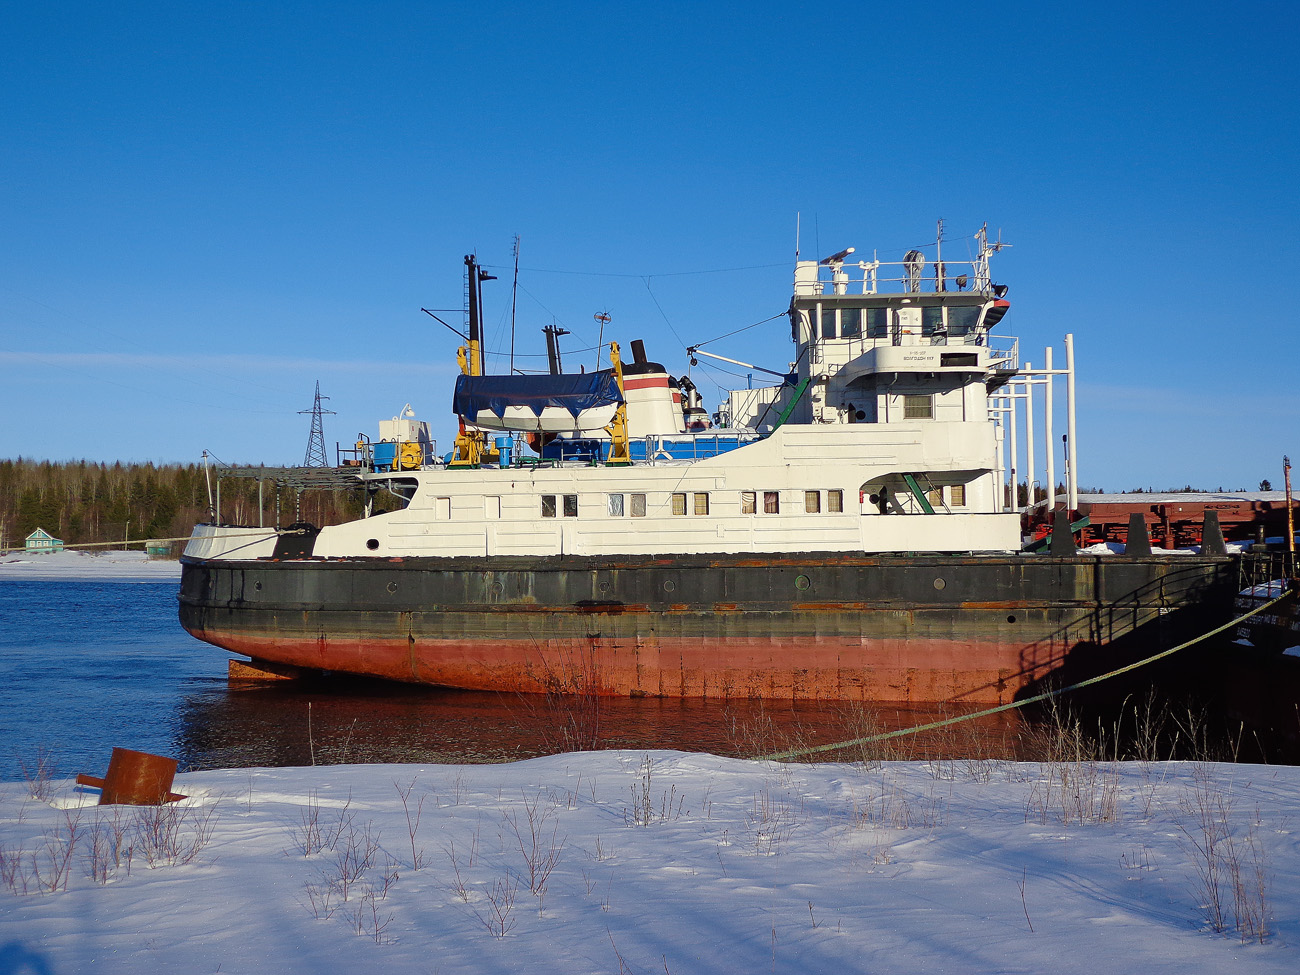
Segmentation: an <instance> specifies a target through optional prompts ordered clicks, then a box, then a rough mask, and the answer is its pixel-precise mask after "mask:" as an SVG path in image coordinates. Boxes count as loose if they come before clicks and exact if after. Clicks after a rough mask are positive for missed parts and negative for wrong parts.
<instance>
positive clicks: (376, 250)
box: [0, 2, 1300, 490]
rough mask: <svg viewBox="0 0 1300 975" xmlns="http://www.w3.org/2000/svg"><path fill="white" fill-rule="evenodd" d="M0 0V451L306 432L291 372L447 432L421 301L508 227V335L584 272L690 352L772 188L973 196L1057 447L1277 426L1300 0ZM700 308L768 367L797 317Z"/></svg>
mask: <svg viewBox="0 0 1300 975" xmlns="http://www.w3.org/2000/svg"><path fill="white" fill-rule="evenodd" d="M0 18H2V20H0V33H2V34H3V36H4V37H5V38H6V43H5V57H4V58H3V59H0V139H2V140H3V146H4V152H3V153H0V380H2V381H0V416H2V417H3V422H2V423H0V457H15V456H19V455H21V456H24V457H32V458H46V459H52V460H64V459H73V458H86V459H91V460H108V461H111V460H119V459H120V460H140V461H143V460H153V461H156V462H171V461H191V460H197V459H198V457H199V455H200V453H201V451H202V450H204V449H208V450H210V451H212V452H213V453H214V454H215V455H217V456H218V457H220V458H222V459H224V460H227V461H231V462H247V463H258V462H265V463H296V462H300V461H301V460H302V456H303V454H304V452H305V449H306V443H307V433H308V429H309V422H308V418H307V417H305V416H301V415H299V413H298V411H299V410H303V409H306V408H308V407H310V405H311V399H312V393H313V389H314V384H315V382H316V380H317V379H319V380H320V382H321V388H322V392H323V393H324V394H325V395H328V396H329V397H330V401H329V403H328V404H327V405H328V406H329V407H330V408H332V409H334V410H335V411H337V415H335V416H330V417H327V418H326V429H325V432H326V437H327V440H328V441H329V444H330V446H331V451H332V447H333V443H334V442H335V441H342V442H343V443H344V444H348V443H350V442H351V441H352V440H354V439H355V437H356V435H357V433H358V432H366V433H368V434H371V435H373V434H374V433H375V432H376V431H375V424H376V422H377V421H378V420H380V419H384V418H388V417H390V416H393V415H395V414H396V413H397V412H398V410H399V409H400V408H401V407H402V406H403V404H405V403H407V402H410V403H411V404H412V406H413V407H414V408H415V410H416V411H417V413H418V414H419V415H420V416H421V417H422V418H425V419H428V420H430V421H431V422H432V423H433V426H434V429H435V432H436V435H437V436H438V438H439V442H440V445H442V444H444V443H445V444H446V445H447V446H449V438H448V435H449V433H450V432H451V430H452V418H451V415H450V401H451V384H452V382H453V379H454V373H455V346H456V344H457V340H456V339H455V338H454V337H453V336H452V335H451V334H450V333H449V332H447V331H446V330H445V329H443V328H442V327H441V326H440V325H438V324H437V323H436V322H434V321H433V320H432V319H430V318H428V317H427V316H425V315H423V314H422V313H421V312H420V308H421V307H422V306H423V307H428V308H437V309H444V308H451V309H459V308H460V307H461V302H462V290H463V284H462V278H463V271H464V267H463V264H462V257H463V255H464V254H466V253H469V252H471V251H476V252H477V253H478V255H479V257H480V259H481V260H482V261H483V262H484V263H486V264H489V265H501V266H502V267H504V266H505V265H508V264H509V263H510V260H511V245H512V242H513V238H514V235H515V234H518V235H520V237H521V238H522V251H521V255H522V256H521V266H522V268H523V269H524V270H523V271H522V272H521V277H520V292H519V310H518V316H517V320H518V336H519V338H518V343H519V348H520V349H521V350H524V351H528V352H531V353H540V352H542V351H543V348H544V346H543V344H542V336H541V333H540V329H541V327H542V326H543V325H546V324H549V323H551V322H553V321H554V322H557V323H559V324H560V325H562V326H564V327H566V328H569V329H570V330H571V331H572V332H573V333H574V335H573V336H572V337H570V338H567V339H566V342H568V343H569V347H570V348H573V349H577V348H581V347H585V346H590V345H593V344H594V341H595V338H596V328H597V326H596V325H595V323H594V322H593V320H592V316H593V314H594V313H596V312H600V311H605V310H608V311H609V312H610V314H611V315H612V316H613V319H614V321H613V325H612V327H611V331H612V332H613V335H614V337H615V338H618V339H621V340H622V341H623V342H624V343H626V341H627V340H629V339H631V338H635V337H643V338H644V339H645V340H646V344H647V346H648V348H649V350H650V352H651V356H652V358H655V359H657V360H660V361H663V362H665V364H667V365H668V366H669V368H670V369H672V370H673V371H674V372H677V373H679V374H680V373H681V372H684V371H685V369H686V362H685V355H684V353H683V343H686V344H693V343H695V342H698V341H703V340H705V339H710V338H713V337H714V336H717V335H720V334H722V333H724V332H728V331H731V330H733V329H735V328H739V327H741V326H743V325H748V324H750V323H752V322H756V321H759V320H761V319H765V318H768V317H769V316H771V315H774V314H777V313H779V312H781V311H782V310H783V309H784V308H785V307H786V305H787V303H788V301H789V292H790V281H791V270H792V262H793V256H794V254H793V252H794V242H795V220H796V214H801V215H802V217H801V220H802V245H803V251H804V254H805V256H809V255H810V254H812V253H816V254H823V253H830V252H832V251H835V250H839V249H841V248H843V247H846V246H850V245H852V246H855V247H857V248H858V249H859V251H860V252H862V253H868V254H869V253H870V252H871V251H872V250H877V251H878V252H879V253H880V256H881V258H882V259H886V260H898V259H900V258H901V255H902V253H903V252H904V251H905V250H907V249H908V248H910V247H913V246H916V245H918V244H924V243H926V242H929V241H931V240H932V239H933V236H934V227H935V221H936V219H937V218H940V217H942V218H944V220H945V221H946V228H947V233H948V235H949V236H950V237H952V238H958V237H963V236H966V235H969V234H970V233H972V232H973V231H974V230H976V229H977V228H978V227H979V226H980V224H981V223H983V222H984V221H988V223H989V226H990V228H991V229H992V230H993V231H994V233H996V232H997V231H998V230H999V229H1000V230H1001V232H1002V235H1003V237H1004V239H1006V240H1008V241H1010V242H1011V243H1012V244H1013V245H1014V246H1013V247H1012V248H1011V249H1010V250H1007V251H1004V252H1003V253H1002V254H1001V255H999V258H998V259H997V261H996V264H995V268H994V271H995V274H994V276H995V279H997V280H1000V281H1003V282H1005V283H1007V284H1008V285H1009V286H1010V293H1009V295H1008V297H1009V298H1010V299H1011V301H1012V310H1011V313H1010V314H1009V315H1008V316H1007V318H1006V319H1005V321H1004V322H1003V324H1002V326H1000V327H999V331H1003V332H1006V333H1009V334H1014V335H1018V336H1019V337H1020V339H1021V347H1022V355H1023V356H1024V357H1026V358H1029V359H1031V360H1033V361H1034V362H1035V363H1040V362H1041V359H1042V348H1043V347H1044V346H1045V345H1048V344H1052V345H1054V346H1056V348H1057V350H1058V351H1057V355H1058V357H1063V352H1062V351H1061V336H1062V335H1063V334H1064V333H1065V332H1073V333H1074V335H1075V343H1076V350H1077V355H1078V367H1079V399H1080V405H1079V441H1080V453H1081V461H1080V479H1081V482H1082V483H1083V484H1084V485H1097V486H1101V487H1105V488H1108V489H1112V490H1121V489H1127V488H1134V487H1145V486H1148V485H1150V486H1154V487H1157V488H1161V487H1172V486H1181V485H1183V484H1187V483H1190V484H1192V485H1193V486H1199V487H1207V488H1214V487H1218V486H1220V485H1222V486H1224V487H1242V486H1244V487H1249V488H1254V487H1255V486H1256V485H1257V484H1258V482H1259V481H1260V480H1261V479H1262V478H1270V479H1271V480H1273V481H1274V483H1275V484H1276V483H1278V482H1279V481H1280V467H1281V457H1282V455H1283V454H1284V453H1291V454H1293V455H1297V454H1300V433H1297V424H1296V417H1297V416H1300V393H1297V391H1296V373H1297V365H1300V355H1297V351H1298V349H1300V339H1297V336H1296V332H1297V328H1298V327H1300V321H1298V316H1297V312H1296V310H1295V309H1296V303H1295V301H1294V300H1292V299H1291V298H1290V297H1289V294H1290V291H1291V288H1292V278H1293V275H1294V273H1295V269H1296V268H1297V267H1300V245H1298V243H1297V240H1298V224H1300V219H1298V218H1300V206H1297V203H1296V190H1295V177H1296V172H1297V159H1296V155H1297V154H1296V147H1297V141H1298V136H1300V133H1298V132H1297V120H1298V117H1300V112H1298V111H1297V101H1298V99H1297V94H1296V90H1297V89H1296V86H1295V84H1294V82H1293V80H1292V75H1293V73H1294V69H1295V67H1296V62H1297V58H1296V56H1295V54H1294V50H1293V47H1292V45H1293V41H1294V37H1295V36H1296V28H1297V26H1298V25H1297V19H1298V18H1297V13H1296V8H1295V7H1294V5H1289V4H1281V3H1258V4H1251V5H1243V6H1240V7H1237V8H1231V9H1230V8H1227V7H1224V6H1223V5H1211V4H1203V3H1183V4H1151V5H1146V6H1144V7H1142V8H1141V9H1139V10H1137V11H1136V12H1134V11H1132V10H1129V9H1127V5H1125V6H1119V5H1115V6H1111V5H1093V6H1091V7H1087V8H1083V7H1076V8H1074V9H1069V10H1067V9H1064V8H1056V7H1050V6H1049V5H1029V4H1025V5H1017V4H997V3H993V4H982V5H971V4H968V3H963V4H957V3H942V2H940V3H930V4H925V5H919V4H918V5H912V6H911V7H910V8H909V7H908V5H903V4H897V3H888V4H885V3H867V4H859V5H851V6H844V7H839V8H837V7H834V6H827V5H795V4H768V3H751V4H744V5H733V4H715V5H709V6H704V5H696V4H676V3H660V4H656V5H652V6H631V5H627V6H618V5H608V4H600V5H596V4H592V5H586V4H548V5H539V4H515V3H499V4H494V5H490V6H478V7H475V6H473V5H467V4H442V3H382V2H380V3H369V4H349V3H298V4H291V3H247V4H243V3H238V4H236V3H227V4H208V5H178V4H162V3H157V4H150V3H131V2H124V3H120V4H113V5H106V4H91V3H49V4H41V5H30V4H16V3H10V2H6V3H3V5H0ZM965 246H966V245H965V244H964V243H962V242H960V241H954V242H953V243H952V244H950V245H948V246H947V247H946V252H947V253H948V254H950V255H951V256H954V257H955V256H957V255H958V254H960V253H962V252H963V251H964V250H965ZM734 269H740V270H734ZM703 272H713V273H703ZM501 274H502V280H501V281H499V282H490V283H488V284H487V285H485V300H486V302H487V322H488V326H489V344H490V345H491V346H492V347H494V348H496V349H504V348H508V342H509V338H508V322H509V304H510V287H509V274H508V272H506V271H504V270H503V271H502V272H501ZM443 317H448V316H447V315H444V316H443ZM458 317H459V316H456V317H455V318H448V320H449V321H453V324H455V323H457V321H458ZM607 337H608V336H607ZM711 348H713V349H715V350H717V351H719V352H720V353H722V354H725V355H731V356H734V357H736V358H740V359H746V360H748V361H753V362H757V363H760V364H764V365H771V366H774V367H777V368H779V367H780V366H782V365H783V364H784V363H785V362H786V361H788V359H789V357H790V351H789V348H790V347H789V330H788V326H787V325H786V324H785V323H784V322H783V321H782V320H779V319H778V320H777V321H774V322H772V323H770V324H769V325H767V326H764V327H760V328H755V329H751V330H749V331H747V332H745V333H743V334H742V335H741V336H738V337H736V339H734V340H733V341H731V342H720V343H717V344H716V345H714V346H711ZM584 361H586V362H587V363H588V367H589V368H590V366H591V365H593V364H594V354H592V353H588V354H586V355H585V356H580V355H577V354H573V355H571V356H570V357H568V358H567V359H566V365H576V364H577V363H579V362H584ZM1058 361H1059V359H1058ZM712 376H713V377H715V378H717V379H720V380H723V381H725V377H723V376H722V375H721V374H719V373H712ZM697 378H698V371H697ZM738 385H743V380H741V381H740V382H739V383H738ZM702 387H703V389H704V391H705V393H706V399H707V400H708V401H709V402H710V404H711V405H716V403H715V401H716V398H717V397H716V388H715V387H713V386H712V384H711V383H710V382H709V381H708V377H707V376H706V381H705V382H704V383H703V384H702Z"/></svg>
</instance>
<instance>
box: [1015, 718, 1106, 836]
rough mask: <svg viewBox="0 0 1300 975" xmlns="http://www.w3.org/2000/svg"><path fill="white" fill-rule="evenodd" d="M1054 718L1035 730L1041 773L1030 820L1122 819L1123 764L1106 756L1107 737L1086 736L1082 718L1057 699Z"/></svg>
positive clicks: (1027, 812) (1093, 822)
mask: <svg viewBox="0 0 1300 975" xmlns="http://www.w3.org/2000/svg"><path fill="white" fill-rule="evenodd" d="M1049 718H1050V721H1049V722H1048V723H1047V724H1046V726H1045V727H1043V728H1040V729H1039V730H1038V731H1037V732H1036V734H1035V737H1036V747H1037V750H1038V751H1039V752H1040V754H1041V755H1042V758H1041V760H1040V763H1039V766H1040V772H1041V775H1040V776H1039V778H1038V780H1037V781H1035V782H1034V783H1033V784H1032V785H1031V786H1030V791H1029V796H1028V799H1027V800H1026V804H1025V819H1026V821H1028V820H1030V819H1035V820H1037V821H1038V822H1040V823H1047V822H1048V821H1049V820H1051V819H1057V818H1059V820H1060V821H1061V823H1062V824H1063V825H1065V826H1071V825H1098V824H1104V823H1114V822H1117V821H1118V819H1119V813H1120V809H1119V796H1120V789H1119V783H1120V775H1119V767H1118V765H1117V764H1116V763H1115V762H1114V761H1108V760H1106V758H1105V751H1106V747H1107V746H1106V744H1105V738H1104V736H1102V735H1100V734H1099V735H1098V737H1096V738H1093V737H1090V736H1089V735H1087V734H1085V733H1084V731H1083V727H1082V725H1081V724H1080V722H1079V720H1078V719H1077V718H1075V717H1073V716H1072V715H1070V714H1068V713H1067V712H1065V711H1062V710H1059V709H1058V708H1057V707H1056V706H1055V703H1054V702H1053V704H1052V707H1051V709H1050V711H1049ZM1112 747H1114V746H1112Z"/></svg>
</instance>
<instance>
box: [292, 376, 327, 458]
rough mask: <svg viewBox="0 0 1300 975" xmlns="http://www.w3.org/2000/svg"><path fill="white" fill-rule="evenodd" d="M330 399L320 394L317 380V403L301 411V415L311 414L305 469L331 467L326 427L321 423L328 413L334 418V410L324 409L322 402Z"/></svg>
mask: <svg viewBox="0 0 1300 975" xmlns="http://www.w3.org/2000/svg"><path fill="white" fill-rule="evenodd" d="M323 399H329V397H328V396H322V395H321V394H320V380H319V379H317V380H316V401H315V402H314V403H313V404H312V407H311V409H310V410H299V411H298V412H299V413H300V414H305V413H310V414H311V435H310V436H309V437H308V438H307V456H306V457H305V458H303V462H302V466H303V467H329V466H330V462H329V461H328V460H327V459H326V458H325V427H324V425H323V424H322V423H321V417H322V416H324V415H325V414H326V413H328V414H329V415H330V416H334V415H335V414H334V411H333V410H326V409H322V408H321V405H320V401H321V400H323Z"/></svg>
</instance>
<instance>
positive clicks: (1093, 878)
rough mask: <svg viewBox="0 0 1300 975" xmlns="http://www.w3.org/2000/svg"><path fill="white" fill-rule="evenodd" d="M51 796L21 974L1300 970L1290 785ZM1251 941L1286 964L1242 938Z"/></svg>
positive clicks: (502, 768)
mask: <svg viewBox="0 0 1300 975" xmlns="http://www.w3.org/2000/svg"><path fill="white" fill-rule="evenodd" d="M92 771H95V770H92ZM1067 781H1068V782H1069V783H1070V785H1071V788H1070V789H1063V788H1062V786H1063V785H1064V784H1065V783H1066V782H1067ZM50 786H51V789H50V794H49V796H48V797H47V800H46V801H38V800H36V799H33V798H30V797H29V796H28V795H27V794H26V789H25V786H24V785H23V784H21V783H18V784H13V783H10V784H5V785H2V786H0V849H2V850H3V852H0V880H3V881H4V884H5V886H4V887H0V945H2V946H3V947H0V959H2V960H3V962H4V964H6V965H8V968H7V969H6V970H16V971H26V970H31V971H49V972H73V971H83V970H94V971H97V972H98V971H102V972H124V973H125V972H129V973H133V975H134V973H138V972H142V971H185V972H212V971H221V972H223V973H239V972H262V971H269V970H274V971H276V972H282V973H290V975H292V973H304V975H306V973H312V975H316V973H321V972H360V971H384V972H388V973H406V972H422V973H427V972H447V973H450V972H456V973H474V972H484V973H488V972H491V973H497V972H514V971H528V972H529V973H549V972H555V973H564V975H574V973H584V972H600V973H608V972H639V973H651V972H654V973H660V972H667V973H673V975H682V973H699V972H760V971H761V972H769V971H774V972H792V973H793V972H801V973H802V972H859V971H882V972H928V971H936V972H937V971H947V972H958V971H959V972H965V973H984V972H1011V971H1023V972H1048V971H1050V972H1053V973H1058V972H1088V973H1094V972H1099V971H1106V972H1132V971H1141V972H1143V973H1144V975H1159V973H1170V975H1174V973H1177V975H1187V973H1189V972H1191V973H1194V972H1207V973H1208V972H1214V973H1219V972H1223V971H1233V972H1238V973H1243V972H1245V973H1256V972H1259V973H1263V972H1270V973H1271V972H1278V973H1281V972H1286V973H1288V975H1289V973H1291V972H1294V971H1295V970H1296V965H1297V962H1298V961H1300V957H1298V954H1300V953H1297V951H1296V949H1295V948H1294V947H1293V946H1294V945H1295V944H1296V943H1297V942H1298V941H1300V921H1298V920H1297V918H1300V846H1298V844H1297V839H1296V836H1295V834H1294V833H1293V832H1292V829H1293V827H1294V822H1293V812H1294V810H1295V808H1297V805H1298V804H1300V769H1296V768H1271V767H1261V766H1229V765H1191V764H1158V763H1128V764H1118V765H1104V764H1091V763H1083V764H1076V765H1069V766H1062V765H1055V766H1053V765H1038V764H1023V763H1010V762H991V761H984V762H955V763H954V762H935V763H929V764H925V763H885V764H883V765H879V766H876V767H874V768H863V767H861V766H853V765H816V766H805V765H776V764H773V763H766V762H751V761H741V760H734V759H725V758H719V757H715V756H709V755H695V754H691V755H688V754H682V753H677V752H662V751H661V752H651V753H648V754H642V753H638V752H594V753H584V754H569V755H560V756H554V757H550V758H543V759H535V760H532V761H527V762H520V763H516V764H511V765H490V766H413V765H387V766H368V767H366V766H336V767H331V768H328V769H326V768H301V769H275V770H268V769H241V770H231V771H217V772H195V773H190V774H186V775H182V776H179V777H178V778H177V781H176V785H175V788H176V789H177V791H179V792H182V793H185V794H187V795H189V796H190V797H191V798H189V799H187V800H185V801H184V802H182V803H179V804H176V805H174V806H167V807H163V808H162V809H161V810H159V809H157V808H152V809H144V810H140V809H134V808H129V807H98V806H92V805H87V803H90V802H93V801H94V799H93V795H92V794H85V793H83V792H78V791H76V790H75V789H74V787H73V785H72V784H71V783H70V782H64V781H61V782H55V783H51V784H50ZM74 835H75V848H74V849H72V850H71V851H69V849H68V839H69V838H70V837H72V836H74ZM95 836H98V837H99V839H98V841H96V840H95V839H94V837H95ZM1207 836H1214V837H1217V840H1216V843H1217V846H1215V849H1216V851H1217V852H1216V854H1215V856H1216V857H1217V858H1218V859H1216V860H1215V866H1216V867H1217V868H1218V870H1219V871H1220V872H1219V874H1217V876H1218V880H1219V882H1218V884H1217V885H1216V886H1215V887H1214V890H1213V892H1207V886H1206V883H1205V881H1204V875H1205V866H1206V861H1205V858H1204V857H1203V856H1202V855H1201V854H1198V852H1197V847H1198V845H1201V846H1203V845H1204V843H1205V840H1206V837H1207ZM1228 838H1230V843H1231V850H1232V851H1234V852H1232V853H1231V855H1230V858H1229V851H1228V849H1227V847H1228V845H1229V839H1228ZM97 844H98V845H97ZM61 864H65V865H66V872H65V873H62V874H61V873H60V870H61V869H62V868H61V866H60V865H61ZM1231 864H1235V865H1236V866H1237V867H1239V868H1240V869H1239V870H1238V871H1237V874H1236V876H1237V877H1238V880H1239V883H1238V884H1237V886H1236V888H1234V886H1233V883H1232V881H1231V879H1230V878H1231V872H1230V870H1229V869H1228V868H1229V866H1230V865H1231ZM1257 878H1262V880H1260V879H1257ZM42 884H44V885H45V886H47V887H54V888H56V889H54V890H53V891H43V892H41V891H39V888H40V887H41V886H42ZM23 885H26V886H27V888H28V889H29V891H31V892H29V893H26V894H23V893H14V892H13V890H14V888H15V887H17V888H18V889H21V888H22V886H23ZM65 887H66V889H64V888H65ZM1215 903H1217V905H1218V911H1217V912H1216V911H1215V909H1214V905H1215ZM1252 904H1253V905H1254V906H1252ZM1252 917H1253V918H1256V919H1262V920H1263V921H1264V922H1265V923H1266V924H1267V931H1268V932H1269V933H1267V934H1266V935H1265V936H1264V938H1263V943H1260V941H1259V939H1258V937H1257V936H1256V933H1255V932H1251V931H1250V930H1246V929H1243V930H1241V931H1239V921H1241V922H1242V923H1243V924H1248V923H1249V922H1250V919H1251V918H1252ZM1243 918H1244V919H1245V920H1244V921H1243V920H1242V919H1243ZM1209 919H1216V920H1217V922H1218V923H1219V926H1220V927H1222V928H1224V930H1223V931H1221V932H1216V931H1214V930H1213V926H1214V925H1213V924H1211V923H1210V920H1209Z"/></svg>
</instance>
